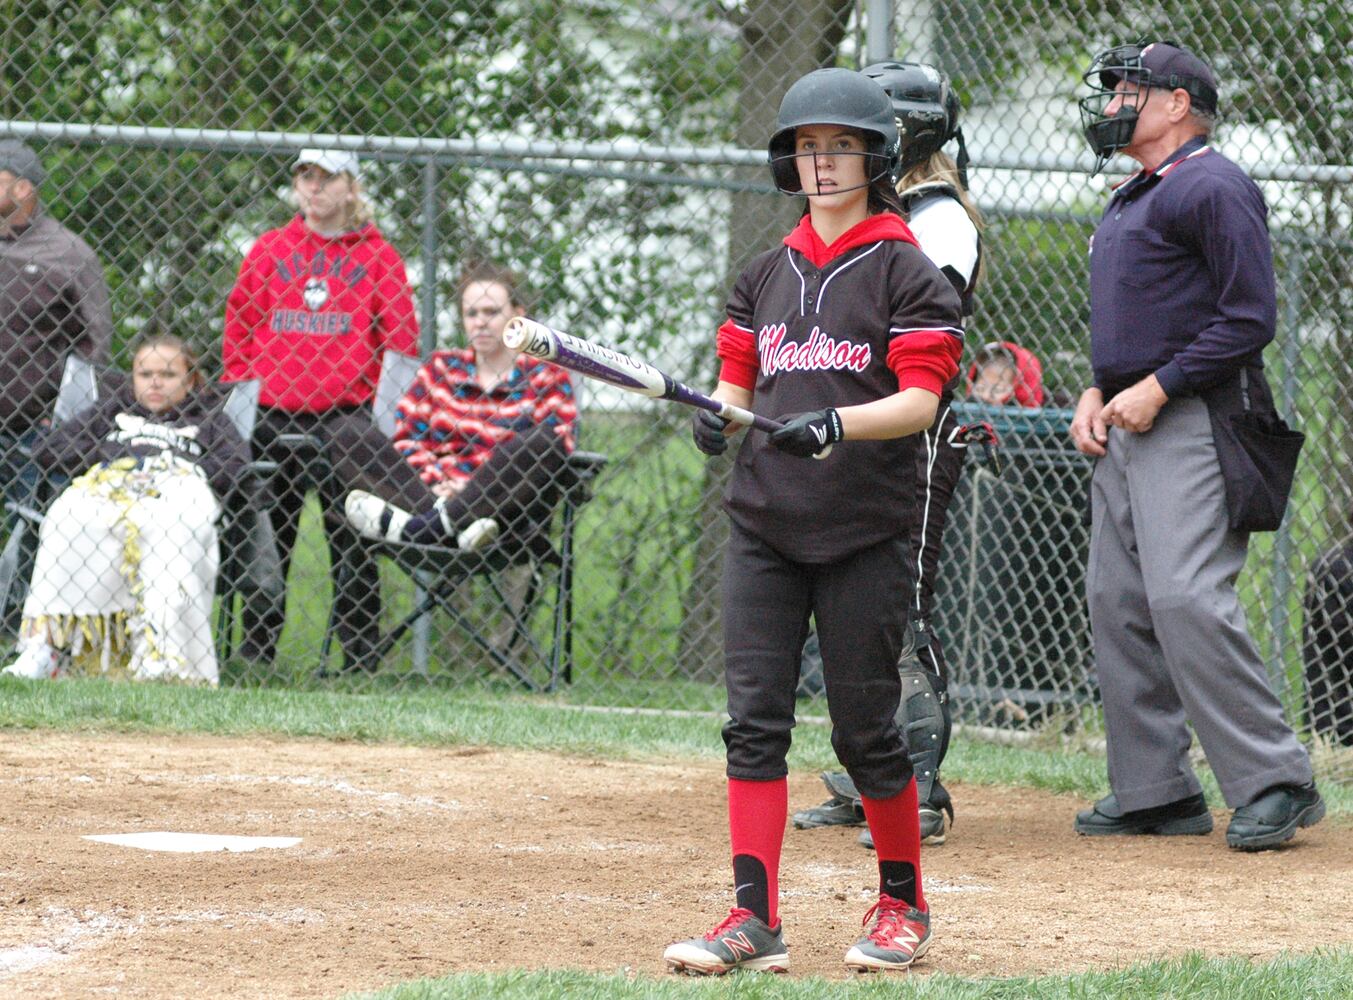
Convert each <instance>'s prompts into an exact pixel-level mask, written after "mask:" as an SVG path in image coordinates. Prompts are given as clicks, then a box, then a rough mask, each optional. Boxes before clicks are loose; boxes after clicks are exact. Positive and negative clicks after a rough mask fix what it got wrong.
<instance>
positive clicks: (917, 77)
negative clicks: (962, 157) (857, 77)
mask: <svg viewBox="0 0 1353 1000" xmlns="http://www.w3.org/2000/svg"><path fill="white" fill-rule="evenodd" d="M860 72H861V73H863V74H864V75H865V76H867V77H869V78H870V79H871V80H877V81H878V83H879V86H881V87H882V88H883V90H884V92H885V93H886V94H887V95H888V97H889V98H890V99H891V100H892V102H893V115H894V116H895V117H896V118H897V130H898V132H899V133H900V134H901V138H902V165H901V169H902V170H904V171H905V170H907V169H909V168H910V167H914V166H916V164H918V163H923V162H925V161H926V160H928V159H929V158H930V155H931V154H932V153H934V152H935V151H936V150H938V149H939V148H940V147H941V146H943V145H944V144H945V143H946V142H948V141H949V140H950V139H952V138H953V137H954V136H955V135H957V134H958V112H959V103H958V94H956V93H955V92H954V88H953V87H952V86H950V84H949V78H948V77H947V76H945V75H944V74H943V73H941V72H940V71H939V70H938V69H936V68H935V67H934V66H927V65H926V64H924V63H914V62H877V63H874V64H872V65H870V66H866V67H865V68H864V69H862V70H860Z"/></svg>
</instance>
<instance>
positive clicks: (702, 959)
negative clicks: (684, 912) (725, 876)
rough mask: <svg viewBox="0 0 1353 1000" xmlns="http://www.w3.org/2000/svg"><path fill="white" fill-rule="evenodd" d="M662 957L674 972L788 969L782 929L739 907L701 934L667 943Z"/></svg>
mask: <svg viewBox="0 0 1353 1000" xmlns="http://www.w3.org/2000/svg"><path fill="white" fill-rule="evenodd" d="M739 888H742V887H741V886H740V887H739ZM662 958H663V961H664V962H666V963H667V967H668V968H669V969H671V970H672V971H673V972H686V973H690V974H691V975H697V976H721V975H723V974H724V973H725V972H732V971H733V970H734V969H746V970H749V971H751V972H788V971H789V952H788V951H787V950H786V949H785V939H784V934H783V932H782V930H781V928H779V927H776V928H775V929H774V930H772V929H771V928H770V927H768V926H766V923H765V921H763V920H761V919H760V918H759V917H757V916H756V914H754V913H753V912H752V911H751V910H748V909H744V908H742V907H734V908H733V909H732V910H730V911H729V913H728V916H727V917H725V918H724V919H723V920H722V921H721V922H720V923H719V925H718V926H717V927H715V928H714V929H713V930H712V931H710V932H709V933H708V934H706V935H704V936H703V937H698V938H691V939H690V940H689V941H678V942H677V943H676V944H674V945H669V946H668V948H667V950H666V951H665V952H663V956H662Z"/></svg>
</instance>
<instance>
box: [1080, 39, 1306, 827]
mask: <svg viewBox="0 0 1353 1000" xmlns="http://www.w3.org/2000/svg"><path fill="white" fill-rule="evenodd" d="M1086 82H1087V83H1089V84H1090V86H1091V87H1092V89H1093V93H1092V95H1091V96H1090V97H1087V98H1086V99H1085V100H1083V101H1082V102H1081V108H1082V112H1083V119H1084V122H1085V132H1086V137H1087V139H1088V140H1089V141H1090V145H1091V147H1092V148H1093V149H1094V151H1095V153H1096V154H1097V155H1098V156H1099V165H1100V166H1102V165H1103V164H1104V162H1105V161H1106V160H1107V159H1108V158H1109V157H1110V156H1111V155H1113V154H1114V153H1115V152H1118V151H1120V150H1121V151H1122V152H1124V153H1126V154H1127V155H1128V156H1130V157H1132V158H1133V159H1135V160H1136V161H1137V162H1138V163H1140V164H1141V170H1139V171H1138V172H1137V173H1135V174H1133V175H1132V176H1131V177H1130V178H1128V180H1127V181H1125V182H1124V183H1123V184H1121V185H1119V186H1118V187H1117V188H1115V190H1114V193H1113V195H1112V197H1111V198H1110V199H1109V204H1108V207H1107V208H1106V209H1105V211H1104V216H1103V218H1102V219H1101V221H1100V223H1099V226H1098V228H1097V229H1096V230H1095V233H1094V236H1093V238H1092V241H1091V255H1090V361H1091V367H1092V369H1093V371H1094V384H1093V385H1092V386H1091V388H1089V389H1087V390H1086V391H1085V392H1084V393H1083V394H1082V395H1081V398H1080V402H1079V403H1078V405H1077V406H1076V414H1075V417H1074V418H1073V420H1072V423H1071V437H1072V440H1073V441H1074V442H1075V444H1076V447H1077V448H1078V449H1079V450H1080V451H1082V452H1083V453H1085V454H1087V455H1091V456H1094V457H1095V459H1096V462H1095V470H1094V478H1093V486H1092V491H1091V513H1092V517H1093V528H1092V531H1091V537H1090V559H1089V566H1088V568H1087V571H1086V596H1087V599H1088V602H1089V610H1090V627H1091V631H1092V633H1093V636H1094V647H1095V667H1096V671H1097V673H1098V677H1099V685H1100V692H1101V694H1102V696H1103V700H1104V726H1105V730H1106V734H1107V742H1108V769H1109V785H1110V789H1111V794H1110V795H1108V796H1106V797H1105V798H1103V799H1100V800H1099V801H1098V802H1096V803H1095V804H1094V806H1093V807H1092V808H1090V809H1087V810H1084V811H1083V812H1081V813H1080V814H1079V815H1078V816H1077V817H1076V823H1075V828H1076V831H1077V832H1078V833H1081V834H1085V835H1091V836H1098V835H1105V834H1119V835H1122V834H1129V835H1131V834H1157V835H1171V834H1205V833H1208V832H1209V831H1210V830H1211V829H1212V816H1211V813H1210V812H1209V811H1208V808H1207V803H1206V802H1205V801H1204V799H1203V793H1202V787H1201V785H1199V783H1198V778H1197V776H1196V775H1195V774H1194V772H1193V767H1192V765H1191V764H1190V762H1189V746H1190V744H1191V743H1192V735H1191V734H1190V731H1189V726H1190V724H1191V725H1192V728H1193V732H1195V733H1197V736H1198V740H1199V742H1200V743H1201V744H1202V747H1203V750H1204V751H1205V752H1206V754H1207V759H1208V762H1209V763H1210V764H1211V765H1212V770H1213V773H1214V774H1215V775H1216V776H1217V782H1218V784H1219V785H1220V786H1221V790H1222V794H1223V796H1225V799H1226V803H1227V805H1228V806H1230V807H1231V808H1233V809H1234V810H1235V813H1234V814H1233V816H1232V818H1231V822H1230V825H1229V826H1228V827H1227V830H1226V842H1227V844H1228V845H1229V846H1230V847H1234V848H1237V849H1239V850H1262V849H1265V848H1270V847H1274V846H1277V845H1278V844H1280V843H1283V842H1284V841H1287V840H1290V839H1291V838H1292V836H1293V835H1294V834H1295V833H1296V831H1297V828H1298V827H1306V826H1311V825H1313V824H1314V823H1316V822H1318V821H1319V820H1320V818H1321V817H1323V816H1324V814H1325V804H1324V802H1323V801H1322V800H1321V798H1320V793H1319V792H1318V791H1317V790H1316V787H1315V783H1314V781H1313V780H1312V776H1311V762H1310V759H1309V758H1308V756H1307V754H1306V750H1305V749H1304V748H1303V747H1302V745H1301V743H1300V742H1298V740H1297V738H1296V736H1295V734H1294V733H1293V732H1292V729H1291V727H1290V726H1289V725H1288V724H1287V722H1286V721H1285V720H1284V718H1283V711H1282V704H1281V703H1280V702H1279V700H1278V698H1277V697H1276V696H1275V694H1274V692H1273V688H1272V686H1271V685H1270V683H1269V680H1268V676H1267V672H1266V670H1265V667H1264V662H1263V660H1262V658H1261V657H1260V655H1259V650H1258V649H1257V648H1256V647H1255V644H1254V641H1253V640H1252V639H1251V638H1250V635H1249V631H1248V629H1247V627H1246V623H1245V614H1244V611H1243V609H1242V608H1241V606H1240V600H1239V598H1238V596H1237V594H1236V590H1235V579H1236V576H1237V574H1239V573H1240V571H1241V569H1242V568H1243V567H1244V565H1245V556H1246V552H1247V548H1248V544H1249V535H1248V533H1247V532H1245V531H1241V530H1233V529H1232V527H1231V522H1230V517H1229V514H1228V508H1227V498H1226V493H1227V489H1226V486H1227V484H1226V482H1225V481H1224V477H1223V474H1222V467H1221V463H1220V461H1219V459H1218V444H1217V441H1216V440H1215V439H1214V435H1213V425H1212V420H1211V414H1210V412H1209V407H1210V405H1211V402H1212V401H1214V400H1216V399H1219V398H1221V397H1220V395H1219V394H1221V393H1227V394H1233V395H1235V396H1236V397H1237V398H1238V397H1240V396H1244V397H1245V398H1246V399H1247V400H1248V399H1249V398H1250V397H1251V396H1253V398H1254V399H1256V400H1258V399H1260V398H1261V397H1262V398H1263V399H1264V400H1265V401H1267V399H1268V394H1267V384H1266V383H1265V382H1264V376H1263V367H1262V365H1263V361H1262V351H1263V348H1264V346H1265V345H1266V344H1268V343H1269V342H1270V341H1271V340H1272V339H1273V336H1274V330H1275V325H1276V315H1277V307H1276V295H1275V290H1274V277H1273V262H1272V253H1271V249H1270V245H1269V238H1268V229H1267V224H1266V214H1267V210H1266V207H1265V205H1264V199H1263V195H1262V194H1261V193H1260V191H1259V188H1258V187H1257V186H1256V185H1255V183H1254V182H1253V181H1252V180H1250V179H1249V177H1247V176H1246V175H1245V173H1244V172H1243V171H1242V170H1241V169H1240V168H1239V167H1238V166H1236V165H1235V164H1234V163H1232V162H1231V161H1230V160H1228V159H1226V158H1225V157H1224V156H1222V155H1221V154H1220V153H1218V152H1217V151H1216V150H1214V149H1212V148H1211V147H1210V146H1209V145H1208V136H1209V135H1210V133H1211V131H1212V127H1213V125H1214V123H1215V121H1216V114H1217V82H1216V79H1215V78H1214V77H1213V75H1212V70H1211V69H1210V68H1209V67H1208V66H1207V64H1206V63H1204V62H1203V61H1202V60H1201V59H1199V58H1198V57H1197V56H1196V55H1194V54H1193V53H1192V52H1189V51H1187V50H1185V49H1181V48H1179V47H1178V46H1176V45H1172V44H1169V43H1166V42H1159V43H1155V44H1152V45H1146V46H1144V47H1143V46H1139V45H1125V46H1120V47H1119V48H1116V49H1111V50H1109V51H1108V52H1105V53H1102V54H1101V55H1100V56H1099V57H1098V58H1097V59H1096V60H1095V62H1094V63H1093V64H1092V66H1091V68H1090V70H1089V72H1087V73H1086ZM1247 408H1248V404H1247Z"/></svg>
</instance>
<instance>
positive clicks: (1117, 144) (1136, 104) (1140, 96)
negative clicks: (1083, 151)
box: [1079, 42, 1217, 174]
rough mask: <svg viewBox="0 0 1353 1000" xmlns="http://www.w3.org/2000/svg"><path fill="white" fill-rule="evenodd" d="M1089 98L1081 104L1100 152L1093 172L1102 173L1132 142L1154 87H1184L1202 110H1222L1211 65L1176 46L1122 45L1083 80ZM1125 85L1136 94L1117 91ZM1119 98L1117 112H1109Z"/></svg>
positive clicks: (1101, 58)
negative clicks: (1088, 92) (1107, 111)
mask: <svg viewBox="0 0 1353 1000" xmlns="http://www.w3.org/2000/svg"><path fill="white" fill-rule="evenodd" d="M1082 79H1084V81H1085V83H1086V84H1087V85H1088V86H1089V87H1090V94H1089V95H1088V96H1086V97H1083V98H1081V100H1080V102H1079V103H1080V113H1081V129H1082V131H1083V132H1084V133H1085V138H1086V141H1087V142H1089V144H1090V149H1091V151H1092V152H1093V153H1094V154H1095V169H1094V173H1096V174H1097V173H1099V171H1100V170H1101V169H1102V168H1103V166H1104V164H1105V163H1107V162H1108V160H1109V157H1110V156H1112V155H1113V154H1114V153H1116V152H1118V151H1119V150H1120V149H1124V148H1125V147H1126V146H1127V145H1128V144H1129V143H1131V142H1132V134H1133V133H1134V132H1135V131H1136V129H1137V119H1138V117H1139V115H1140V114H1141V110H1142V108H1143V107H1144V106H1145V105H1146V101H1147V99H1148V97H1149V95H1150V92H1151V88H1153V87H1154V88H1157V89H1163V90H1176V89H1182V90H1184V91H1185V92H1186V93H1187V94H1188V95H1189V98H1190V100H1191V101H1192V106H1193V107H1194V108H1196V109H1197V110H1198V111H1202V112H1206V113H1208V114H1215V113H1216V111H1217V81H1216V79H1215V78H1214V77H1213V75H1212V71H1211V70H1210V69H1208V67H1207V64H1206V63H1204V62H1203V61H1202V60H1201V59H1199V58H1198V57H1197V56H1196V55H1194V54H1193V53H1192V52H1189V51H1188V50H1187V49H1184V48H1181V47H1180V46H1178V45H1176V44H1175V43H1173V42H1153V43H1151V44H1149V45H1119V46H1117V47H1116V48H1112V49H1106V50H1104V51H1103V52H1101V53H1099V55H1097V56H1095V58H1094V60H1093V61H1092V62H1091V63H1090V68H1089V69H1088V70H1086V71H1085V74H1084V76H1083V77H1082ZM1123 81H1126V82H1128V83H1132V84H1135V85H1136V88H1135V90H1125V91H1122V92H1120V91H1119V90H1118V85H1119V83H1121V82H1123ZM1115 99H1120V100H1119V105H1118V108H1117V110H1116V111H1115V112H1114V113H1113V114H1112V115H1110V114H1107V113H1106V110H1107V108H1108V107H1109V105H1110V104H1112V103H1113V102H1114V100H1115Z"/></svg>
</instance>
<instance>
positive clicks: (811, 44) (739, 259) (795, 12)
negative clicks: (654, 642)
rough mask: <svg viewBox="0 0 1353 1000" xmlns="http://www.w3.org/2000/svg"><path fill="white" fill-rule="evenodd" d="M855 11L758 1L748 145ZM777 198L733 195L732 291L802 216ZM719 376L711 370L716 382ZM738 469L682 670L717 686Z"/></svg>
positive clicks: (723, 477)
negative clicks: (722, 582)
mask: <svg viewBox="0 0 1353 1000" xmlns="http://www.w3.org/2000/svg"><path fill="white" fill-rule="evenodd" d="M851 7H852V3H851V0H797V2H795V3H785V2H784V0H753V2H752V3H750V4H749V5H748V8H747V16H746V20H745V21H744V22H743V25H742V56H741V58H740V60H739V75H740V77H741V85H740V87H739V96H738V112H739V113H738V127H737V143H738V145H739V146H740V147H742V148H744V149H765V148H766V143H767V142H768V141H769V139H770V134H771V132H772V131H773V130H774V127H775V115H776V112H777V111H778V110H779V107H780V98H781V97H783V96H784V93H785V91H786V90H788V89H789V87H790V85H791V84H792V83H793V82H794V81H795V80H797V79H798V78H799V77H801V76H803V75H804V74H805V73H808V72H811V71H812V70H815V69H819V68H821V67H823V66H827V65H830V64H831V63H832V61H833V59H834V57H835V54H836V50H837V47H838V46H839V45H840V43H841V39H842V38H843V37H844V35H845V30H846V21H847V19H848V18H849V16H850V11H851ZM774 198H775V200H771V199H770V198H768V197H767V196H766V195H763V194H755V193H751V192H739V193H735V194H734V195H733V203H732V218H731V220H730V223H729V224H730V226H731V227H732V230H731V233H730V238H729V254H728V256H729V260H728V271H727V277H726V281H725V284H724V287H725V288H730V287H731V286H732V283H733V280H734V279H735V278H736V277H737V275H738V273H739V272H740V271H741V270H742V268H743V266H744V265H745V264H746V263H747V261H748V260H749V259H750V258H751V257H753V256H755V255H756V254H757V253H760V252H761V251H763V250H767V249H769V248H770V247H772V246H774V245H775V244H776V243H777V242H779V241H780V240H781V239H782V238H783V237H784V235H785V233H787V232H788V231H789V230H790V229H791V228H792V227H793V225H794V221H795V219H796V218H797V217H798V214H799V213H800V212H801V211H802V203H801V202H800V200H799V199H797V198H794V199H790V198H785V197H783V196H778V195H777V196H774ZM715 374H716V372H715V371H711V373H710V378H711V380H712V379H713V377H714V375H715ZM737 440H738V439H737V438H735V439H734V441H735V442H736V441H737ZM734 447H736V444H735V445H734ZM730 452H731V449H730ZM731 469H732V461H731V458H730V457H728V456H725V457H723V458H720V459H716V460H714V461H711V462H710V463H708V465H707V467H706V476H705V485H704V489H703V490H702V492H701V497H700V506H699V509H698V510H697V511H696V512H695V515H694V516H695V517H696V523H697V524H700V525H703V526H704V527H703V530H702V531H701V533H700V537H699V539H698V541H697V543H696V546H695V553H694V565H693V566H692V568H691V581H690V586H689V587H688V588H687V591H686V594H685V598H684V600H683V602H682V605H683V606H682V611H683V615H682V624H681V633H680V637H679V646H678V649H679V653H678V656H679V660H678V672H679V673H680V674H682V675H683V676H687V677H693V678H705V679H711V680H712V679H714V678H717V677H718V676H720V674H721V673H722V670H723V629H722V616H721V603H722V602H721V600H720V586H719V577H720V567H721V565H722V562H723V559H722V555H723V550H724V546H725V545H726V543H727V540H728V519H727V517H726V516H725V515H724V513H723V511H722V510H721V509H720V499H721V497H722V495H723V490H724V486H725V484H726V483H727V481H728V475H729V473H730V471H731Z"/></svg>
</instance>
